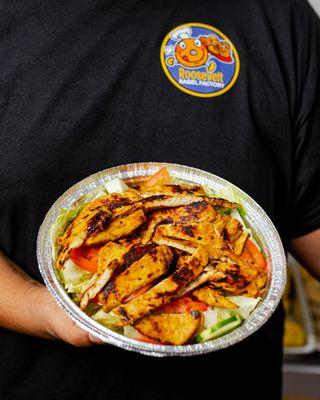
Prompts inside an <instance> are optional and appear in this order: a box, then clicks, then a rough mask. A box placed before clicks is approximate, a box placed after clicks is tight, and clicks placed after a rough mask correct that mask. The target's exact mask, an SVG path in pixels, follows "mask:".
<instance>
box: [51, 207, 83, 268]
mask: <svg viewBox="0 0 320 400" xmlns="http://www.w3.org/2000/svg"><path fill="white" fill-rule="evenodd" d="M83 206H84V204H82V205H80V206H78V207H76V208H71V209H70V210H67V209H66V208H61V209H60V210H59V214H58V218H57V219H56V222H55V223H54V224H52V226H51V229H50V240H51V247H52V258H53V259H54V260H56V258H57V257H58V249H59V246H58V243H57V239H58V237H60V236H62V235H63V234H64V232H65V231H66V229H67V227H68V226H69V224H70V223H71V222H72V221H73V220H74V219H75V217H76V216H77V215H78V214H79V212H80V211H81V209H82V208H83Z"/></svg>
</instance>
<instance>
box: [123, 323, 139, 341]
mask: <svg viewBox="0 0 320 400" xmlns="http://www.w3.org/2000/svg"><path fill="white" fill-rule="evenodd" d="M123 334H124V336H126V337H128V338H130V339H135V338H136V337H137V335H138V331H137V330H136V328H134V327H133V326H131V325H126V326H125V327H124V328H123Z"/></svg>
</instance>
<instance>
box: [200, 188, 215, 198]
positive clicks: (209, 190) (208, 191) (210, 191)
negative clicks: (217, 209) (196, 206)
mask: <svg viewBox="0 0 320 400" xmlns="http://www.w3.org/2000/svg"><path fill="white" fill-rule="evenodd" d="M202 187H203V189H204V191H205V194H206V196H208V197H217V195H216V193H215V191H214V190H213V189H212V188H211V187H210V186H208V185H202Z"/></svg>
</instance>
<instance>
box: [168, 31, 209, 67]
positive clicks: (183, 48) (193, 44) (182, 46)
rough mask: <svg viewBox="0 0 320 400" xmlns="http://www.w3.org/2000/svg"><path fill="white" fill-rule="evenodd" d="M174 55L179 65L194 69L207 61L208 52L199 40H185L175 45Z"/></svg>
mask: <svg viewBox="0 0 320 400" xmlns="http://www.w3.org/2000/svg"><path fill="white" fill-rule="evenodd" d="M175 55H176V58H177V60H178V61H179V63H180V64H182V65H184V66H186V67H189V68H196V67H200V66H201V65H204V64H205V63H206V62H207V60H208V50H207V49H206V47H205V46H204V44H203V43H201V41H200V40H199V39H193V38H186V39H182V40H180V42H179V43H178V44H177V45H176V48H175Z"/></svg>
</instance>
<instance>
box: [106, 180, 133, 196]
mask: <svg viewBox="0 0 320 400" xmlns="http://www.w3.org/2000/svg"><path fill="white" fill-rule="evenodd" d="M104 187H105V189H106V190H107V192H108V193H123V192H125V191H126V190H128V189H129V186H128V185H127V184H126V183H125V182H124V181H123V180H122V179H120V178H114V179H112V180H111V181H109V182H106V183H105V184H104Z"/></svg>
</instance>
